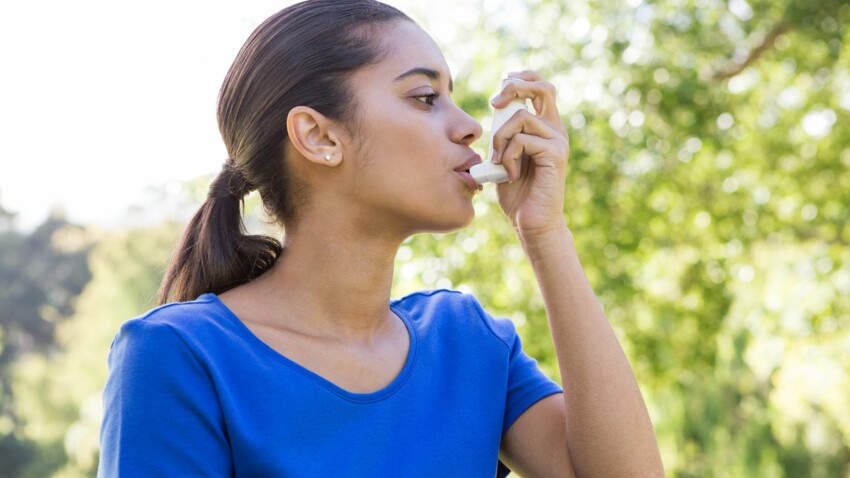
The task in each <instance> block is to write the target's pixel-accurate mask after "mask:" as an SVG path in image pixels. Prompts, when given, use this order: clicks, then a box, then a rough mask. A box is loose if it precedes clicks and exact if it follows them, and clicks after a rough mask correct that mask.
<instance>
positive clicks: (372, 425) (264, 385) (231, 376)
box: [98, 290, 562, 478]
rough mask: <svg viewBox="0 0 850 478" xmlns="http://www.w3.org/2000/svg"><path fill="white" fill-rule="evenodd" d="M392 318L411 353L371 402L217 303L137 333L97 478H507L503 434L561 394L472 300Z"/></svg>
mask: <svg viewBox="0 0 850 478" xmlns="http://www.w3.org/2000/svg"><path fill="white" fill-rule="evenodd" d="M390 307H391V309H392V311H393V312H395V313H396V315H398V317H400V318H401V319H402V320H403V321H404V324H405V325H406V326H407V330H408V333H409V334H410V350H409V352H408V356H407V360H406V362H405V364H404V367H403V369H402V370H401V372H400V373H399V374H398V376H397V377H396V378H395V379H394V380H393V381H392V382H391V383H390V384H389V385H388V386H386V387H385V388H383V389H381V390H378V391H376V392H373V393H365V394H361V393H351V392H348V391H346V390H344V389H342V388H340V387H338V386H336V385H334V384H333V383H331V382H329V381H328V380H325V379H324V378H322V377H321V376H319V375H317V374H315V373H313V372H311V371H309V370H307V369H306V368H304V367H302V366H300V365H298V364H297V363H295V362H293V361H291V360H289V359H287V358H286V357H285V356H284V355H281V354H280V353H278V352H277V351H275V350H274V349H272V348H271V347H269V346H268V345H267V344H265V343H264V342H262V341H261V340H260V339H259V338H257V337H256V336H255V335H254V334H253V333H251V331H250V330H249V329H248V328H247V327H246V326H245V325H244V324H243V323H242V322H241V321H240V320H239V319H238V318H237V317H236V316H235V315H233V313H232V312H231V311H230V310H229V309H227V307H225V305H224V304H223V303H222V302H221V301H220V300H219V299H218V298H217V297H216V296H215V295H213V294H205V295H202V296H201V297H199V298H198V300H196V301H193V302H184V303H173V304H168V305H165V306H162V307H159V308H157V309H154V310H153V311H151V312H149V313H148V314H147V315H145V316H143V317H140V318H136V319H133V320H130V321H128V322H126V323H125V324H124V325H123V326H122V327H121V329H120V331H119V332H118V334H117V335H116V337H115V341H114V342H113V345H112V349H111V351H110V354H109V369H110V370H109V378H108V380H107V383H106V388H105V390H104V405H105V416H104V420H103V425H102V429H101V461H100V467H99V470H98V476H101V477H131V476H139V477H145V478H149V477H231V476H232V477H257V478H269V477H297V478H301V477H322V478H324V477H376V478H377V477H380V478H384V477H408V478H415V477H429V478H433V477H436V476H439V477H453V476H457V477H465V478H468V477H493V476H495V475H496V469H497V462H498V453H499V442H500V440H501V437H502V434H503V433H505V431H506V430H507V429H508V428H509V427H510V426H511V424H513V422H514V421H515V420H516V419H517V418H518V417H519V416H520V415H521V414H522V413H523V412H524V411H525V410H526V409H528V407H530V406H531V405H533V404H534V403H535V402H537V401H538V400H540V399H542V398H543V397H546V396H548V395H552V394H555V393H560V392H561V391H562V390H561V387H560V386H558V385H557V384H556V383H554V382H553V381H552V380H550V379H549V378H547V377H546V376H545V375H543V374H542V373H541V372H540V370H539V369H538V368H537V363H536V361H535V360H534V359H532V358H530V357H528V356H527V355H526V354H525V353H523V351H522V348H521V345H520V339H519V337H518V336H517V334H516V330H515V329H514V326H513V323H512V322H511V321H510V320H507V319H494V318H493V317H491V316H490V315H488V314H487V313H486V312H485V311H484V309H483V308H482V307H481V305H480V304H479V303H478V301H477V300H476V299H475V298H473V297H472V296H470V295H467V294H461V293H459V292H454V291H447V290H437V291H431V292H419V293H414V294H411V295H409V296H406V297H404V298H402V299H398V300H393V301H391V303H390Z"/></svg>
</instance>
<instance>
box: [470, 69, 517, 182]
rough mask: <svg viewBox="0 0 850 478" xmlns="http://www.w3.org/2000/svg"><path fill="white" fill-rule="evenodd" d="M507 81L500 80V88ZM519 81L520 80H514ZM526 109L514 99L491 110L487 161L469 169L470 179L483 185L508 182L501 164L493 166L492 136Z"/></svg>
mask: <svg viewBox="0 0 850 478" xmlns="http://www.w3.org/2000/svg"><path fill="white" fill-rule="evenodd" d="M507 81H508V80H507V79H504V80H502V87H503V88H504V86H505V84H506V82H507ZM514 81H521V80H514ZM527 109H528V107H527V106H526V104H525V100H524V99H522V100H520V99H515V100H513V101H511V102H510V103H508V105H507V106H505V107H504V108H499V109H495V108H494V109H493V125H492V126H491V127H490V147H489V152H488V154H487V161H486V162H484V163H481V164H476V165H475V166H473V167H471V168H469V174H470V175H472V179H474V180H475V182H476V183H478V184H484V183H496V184H499V183H505V182H507V181H508V172H507V170H505V167H504V166H502V165H501V164H493V162H492V161H493V135H495V134H496V131H498V130H499V128H501V127H502V125H503V124H505V122H506V121H508V120H509V119H510V118H511V117H512V116H513V115H514V113H516V112H517V111H519V110H527ZM517 166H518V167H522V164H521V162H520V161H519V160H517Z"/></svg>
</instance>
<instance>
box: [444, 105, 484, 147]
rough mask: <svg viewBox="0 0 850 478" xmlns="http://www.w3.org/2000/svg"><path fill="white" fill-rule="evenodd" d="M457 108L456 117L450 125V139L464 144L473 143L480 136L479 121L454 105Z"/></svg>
mask: <svg viewBox="0 0 850 478" xmlns="http://www.w3.org/2000/svg"><path fill="white" fill-rule="evenodd" d="M455 108H456V109H457V118H456V119H455V121H454V124H453V125H452V126H453V127H452V135H451V136H452V138H451V139H452V141H454V142H456V143H461V144H464V145H466V146H469V145H470V144H472V143H474V142H475V141H476V140H477V139H478V138H480V137H481V134H482V131H483V130H482V129H481V123H479V122H478V121H475V118H473V117H472V116H469V115H468V114H467V113H466V112H465V111H463V110H462V109H460V107H459V106H457V105H455Z"/></svg>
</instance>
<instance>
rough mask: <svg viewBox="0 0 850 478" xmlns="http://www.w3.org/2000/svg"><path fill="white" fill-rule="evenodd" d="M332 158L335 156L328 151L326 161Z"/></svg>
mask: <svg viewBox="0 0 850 478" xmlns="http://www.w3.org/2000/svg"><path fill="white" fill-rule="evenodd" d="M332 159H334V156H333V155H332V154H330V153H328V154H326V155H325V161H330V160H332Z"/></svg>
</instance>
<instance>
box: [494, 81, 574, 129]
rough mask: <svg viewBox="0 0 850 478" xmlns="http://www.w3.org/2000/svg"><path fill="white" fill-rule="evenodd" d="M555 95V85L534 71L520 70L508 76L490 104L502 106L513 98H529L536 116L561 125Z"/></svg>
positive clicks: (497, 106)
mask: <svg viewBox="0 0 850 478" xmlns="http://www.w3.org/2000/svg"><path fill="white" fill-rule="evenodd" d="M556 95H557V90H556V89H555V86H554V85H552V84H551V83H549V82H548V81H545V80H543V79H541V78H540V77H539V76H538V75H537V74H536V73H534V72H520V73H517V74H516V75H509V76H508V81H507V82H505V86H504V87H503V88H502V91H501V92H500V93H499V94H498V95H497V96H496V97H494V98H493V100H492V101H491V104H492V105H493V107H494V108H504V107H505V106H507V105H508V103H510V102H511V101H513V100H515V99H530V100H531V104H532V105H533V106H534V111H535V112H536V113H537V116H539V117H540V118H542V119H543V120H544V121H546V122H547V123H549V124H550V125H553V126H554V125H561V127H563V125H562V123H561V117H560V115H559V114H558V107H557V105H556V101H555V97H556Z"/></svg>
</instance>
